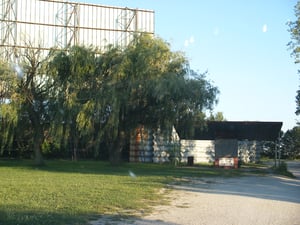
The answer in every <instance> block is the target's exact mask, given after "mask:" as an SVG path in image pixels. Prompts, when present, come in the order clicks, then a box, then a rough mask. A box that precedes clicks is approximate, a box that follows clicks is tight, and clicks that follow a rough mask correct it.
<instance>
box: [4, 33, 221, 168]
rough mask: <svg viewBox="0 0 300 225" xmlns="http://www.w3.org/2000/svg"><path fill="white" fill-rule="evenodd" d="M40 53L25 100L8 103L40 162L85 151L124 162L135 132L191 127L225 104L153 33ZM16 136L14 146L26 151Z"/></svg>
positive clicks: (23, 84) (27, 68) (29, 61)
mask: <svg viewBox="0 0 300 225" xmlns="http://www.w3.org/2000/svg"><path fill="white" fill-rule="evenodd" d="M37 56H38V55H37V53H36V54H33V53H32V54H27V55H25V58H24V59H25V60H24V74H25V76H24V79H23V80H21V81H20V82H19V85H18V87H19V88H18V89H16V90H15V93H16V94H18V96H19V97H18V98H17V100H15V99H13V98H12V99H11V102H10V103H8V104H1V106H0V107H1V109H3V108H4V107H7V105H10V106H13V107H14V108H18V109H21V110H18V111H17V112H18V121H22V124H26V125H27V129H26V127H24V128H23V129H22V131H23V132H22V134H18V135H21V136H23V139H24V138H25V137H26V139H27V140H28V143H29V145H28V148H30V146H31V147H33V149H34V152H35V157H40V156H41V155H42V154H44V155H48V156H50V155H51V154H52V155H53V154H54V155H56V156H57V155H60V156H70V155H72V157H73V159H76V158H77V157H79V152H80V154H81V155H83V154H86V155H88V156H90V157H102V158H105V157H108V156H109V158H110V160H111V161H112V162H114V163H118V162H119V161H120V159H121V154H122V151H123V150H124V148H125V146H126V145H127V144H128V142H129V137H130V132H131V130H132V129H134V128H136V127H137V126H139V125H141V124H142V125H145V126H147V127H149V128H153V129H155V128H158V127H160V128H163V129H167V130H168V129H171V128H172V126H173V125H175V126H178V127H183V126H184V124H189V123H188V121H195V118H197V119H199V118H202V119H203V118H204V117H199V115H201V114H203V112H204V111H205V110H212V108H213V106H214V104H216V102H217V95H218V89H217V88H216V87H215V86H213V85H212V83H211V82H210V81H208V80H207V79H206V77H205V73H204V74H199V73H197V72H195V71H190V70H189V69H188V66H187V64H188V61H187V59H186V58H185V57H184V55H183V54H182V53H179V52H172V51H171V50H170V46H169V44H168V43H166V42H165V41H163V40H162V39H160V38H155V37H152V36H149V35H144V34H143V35H139V36H135V37H134V39H133V40H132V42H131V43H130V44H129V45H128V46H127V47H125V48H123V49H122V48H119V47H113V46H107V49H106V50H105V51H104V52H100V53H99V51H98V50H97V49H96V48H94V47H84V46H73V47H71V48H69V49H63V50H53V51H51V52H50V53H49V55H48V57H47V58H45V59H42V60H41V59H39V57H37ZM0 71H1V70H0ZM1 116H2V114H1ZM19 124H20V123H19ZM179 125H180V126H179ZM0 132H1V131H0ZM14 132H15V134H16V132H17V126H15V130H14ZM0 135H1V136H3V135H5V134H4V133H3V132H1V133H0ZM13 137H14V141H13V142H11V145H14V146H15V147H16V146H20V143H18V139H17V138H16V135H13ZM29 137H30V138H29ZM30 143H31V144H30ZM23 151H24V150H23Z"/></svg>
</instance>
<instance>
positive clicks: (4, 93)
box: [0, 61, 18, 155]
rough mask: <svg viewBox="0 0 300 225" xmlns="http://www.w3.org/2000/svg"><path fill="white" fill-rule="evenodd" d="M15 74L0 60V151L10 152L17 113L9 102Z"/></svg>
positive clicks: (15, 81)
mask: <svg viewBox="0 0 300 225" xmlns="http://www.w3.org/2000/svg"><path fill="white" fill-rule="evenodd" d="M17 82H18V80H17V76H16V74H14V72H13V70H12V68H11V66H10V65H9V64H8V63H7V62H4V61H0V153H1V154H3V153H4V151H7V152H8V153H7V154H8V155H10V154H11V150H12V146H13V140H14V136H15V128H16V126H17V121H18V114H17V111H16V108H15V107H13V106H12V105H11V104H9V103H10V102H11V100H12V98H14V97H15V95H14V92H15V90H16V87H17Z"/></svg>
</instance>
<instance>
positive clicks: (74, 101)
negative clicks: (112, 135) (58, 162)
mask: <svg viewBox="0 0 300 225" xmlns="http://www.w3.org/2000/svg"><path fill="white" fill-rule="evenodd" d="M50 56H51V60H50V62H49V65H48V71H47V72H48V74H50V75H51V77H52V79H53V82H54V85H55V90H56V91H55V92H53V93H52V95H51V99H52V101H51V102H53V104H52V110H51V111H53V112H56V113H53V121H54V123H53V124H52V126H51V129H50V132H51V134H52V135H53V137H54V139H56V140H60V141H59V143H58V144H59V146H60V148H63V149H67V148H70V149H71V151H72V158H73V159H74V160H77V158H78V150H79V148H80V142H81V140H83V139H84V138H85V137H87V134H90V135H91V134H92V133H93V127H92V120H93V118H94V116H95V115H94V113H93V110H94V109H95V108H94V107H95V104H96V103H95V101H96V100H97V96H98V95H96V94H97V93H98V84H99V82H100V83H101V81H99V79H98V78H97V77H95V69H96V64H95V62H96V61H95V60H96V57H95V50H94V49H92V48H85V47H81V46H73V47H71V48H70V49H68V50H67V51H66V50H62V51H54V52H52V53H50Z"/></svg>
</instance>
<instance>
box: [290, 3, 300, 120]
mask: <svg viewBox="0 0 300 225" xmlns="http://www.w3.org/2000/svg"><path fill="white" fill-rule="evenodd" d="M294 10H295V15H296V18H297V19H296V21H294V22H289V23H288V26H289V32H290V34H291V39H292V40H291V41H290V42H289V43H288V46H289V48H290V49H291V51H292V56H293V57H294V58H295V63H296V64H298V63H299V62H300V2H299V1H298V2H297V4H296V5H295V8H294ZM298 73H299V70H298ZM295 113H296V115H300V90H297V95H296V112H295Z"/></svg>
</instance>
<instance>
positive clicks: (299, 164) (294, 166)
mask: <svg viewBox="0 0 300 225" xmlns="http://www.w3.org/2000/svg"><path fill="white" fill-rule="evenodd" d="M287 165H288V170H289V171H290V172H292V173H293V174H294V175H295V176H296V177H297V179H300V161H287Z"/></svg>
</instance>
